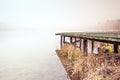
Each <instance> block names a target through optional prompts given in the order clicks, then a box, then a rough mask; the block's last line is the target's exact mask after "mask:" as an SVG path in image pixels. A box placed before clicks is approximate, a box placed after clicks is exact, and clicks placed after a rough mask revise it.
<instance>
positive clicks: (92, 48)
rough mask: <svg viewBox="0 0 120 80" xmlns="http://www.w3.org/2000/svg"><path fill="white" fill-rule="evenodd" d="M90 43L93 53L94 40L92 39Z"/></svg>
mask: <svg viewBox="0 0 120 80" xmlns="http://www.w3.org/2000/svg"><path fill="white" fill-rule="evenodd" d="M91 44H92V53H93V52H94V40H92V42H91Z"/></svg>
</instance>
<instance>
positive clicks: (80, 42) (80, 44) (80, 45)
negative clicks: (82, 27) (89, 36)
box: [80, 38, 81, 49]
mask: <svg viewBox="0 0 120 80" xmlns="http://www.w3.org/2000/svg"><path fill="white" fill-rule="evenodd" d="M80 49H81V38H80Z"/></svg>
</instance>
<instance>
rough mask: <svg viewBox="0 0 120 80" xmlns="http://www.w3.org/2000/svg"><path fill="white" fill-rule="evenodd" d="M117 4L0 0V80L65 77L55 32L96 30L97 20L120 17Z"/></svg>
mask: <svg viewBox="0 0 120 80" xmlns="http://www.w3.org/2000/svg"><path fill="white" fill-rule="evenodd" d="M119 4H120V0H0V80H66V77H67V75H66V72H65V70H64V68H63V66H62V64H61V62H60V60H59V59H58V57H57V55H56V53H55V50H56V49H59V44H60V41H59V37H58V36H55V33H57V32H76V31H77V32H87V31H99V30H100V28H98V29H97V30H96V26H95V25H97V24H98V23H99V22H101V23H102V22H104V21H106V20H116V19H120V9H119V8H120V5H119ZM99 27H100V26H99ZM108 28H109V27H108ZM108 28H107V29H108ZM111 29H113V28H111ZM104 31H105V30H104Z"/></svg>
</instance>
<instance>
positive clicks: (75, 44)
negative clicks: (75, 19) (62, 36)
mask: <svg viewBox="0 0 120 80" xmlns="http://www.w3.org/2000/svg"><path fill="white" fill-rule="evenodd" d="M76 41H77V38H76V37H75V46H76Z"/></svg>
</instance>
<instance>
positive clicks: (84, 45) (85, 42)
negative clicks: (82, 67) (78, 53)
mask: <svg viewBox="0 0 120 80" xmlns="http://www.w3.org/2000/svg"><path fill="white" fill-rule="evenodd" d="M83 52H84V54H85V55H87V52H88V51H87V39H83Z"/></svg>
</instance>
